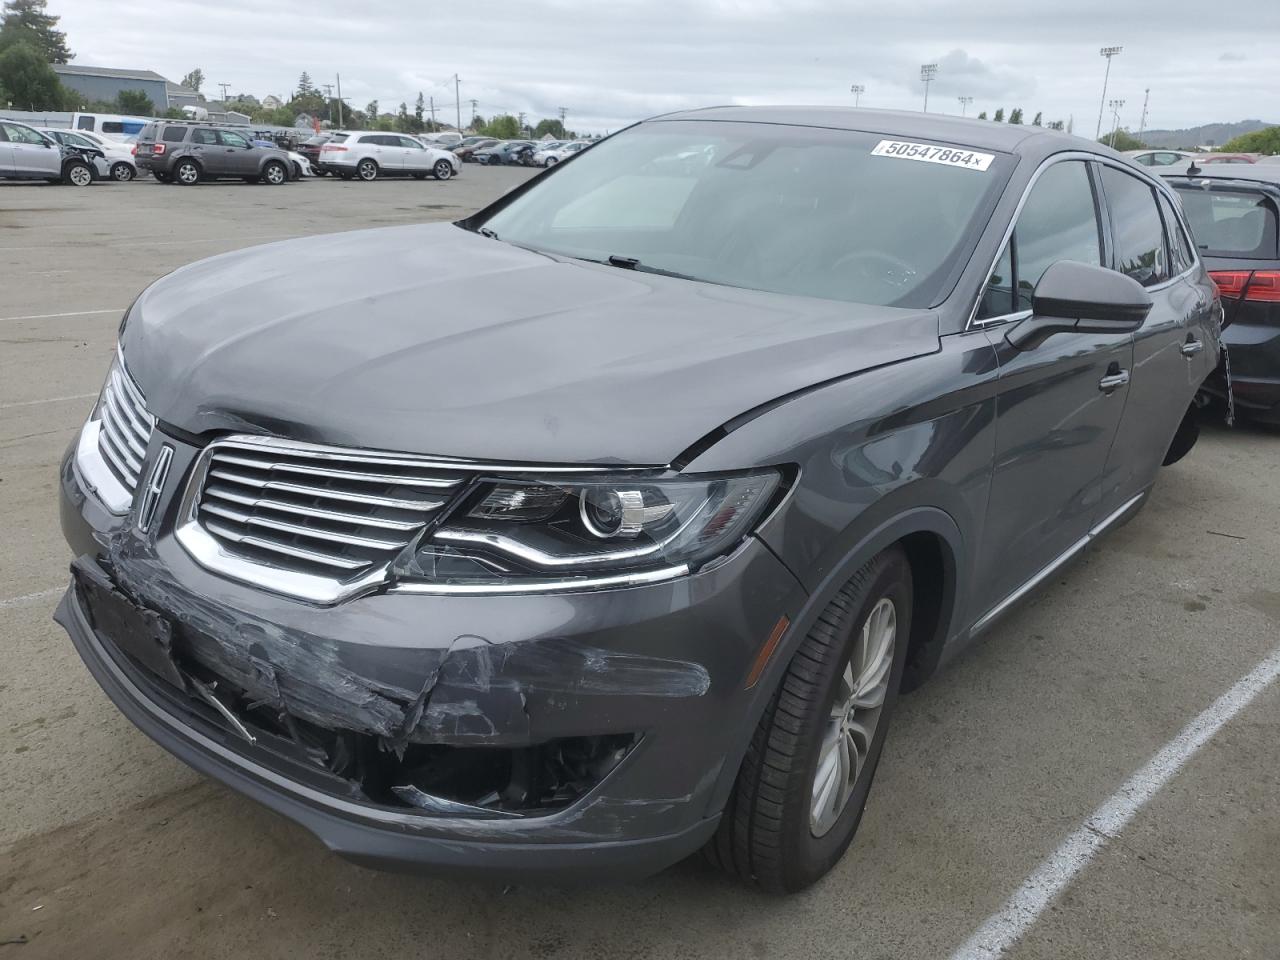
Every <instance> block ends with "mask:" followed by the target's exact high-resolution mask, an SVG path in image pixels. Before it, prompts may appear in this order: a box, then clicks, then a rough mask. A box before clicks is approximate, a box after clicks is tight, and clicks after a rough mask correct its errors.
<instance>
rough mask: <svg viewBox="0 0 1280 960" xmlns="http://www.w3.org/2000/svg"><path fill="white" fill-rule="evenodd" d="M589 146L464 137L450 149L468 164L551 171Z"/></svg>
mask: <svg viewBox="0 0 1280 960" xmlns="http://www.w3.org/2000/svg"><path fill="white" fill-rule="evenodd" d="M589 146H591V141H590V140H495V139H494V138H492V137H467V138H465V139H464V140H462V141H461V142H459V143H458V145H457V146H455V147H453V148H452V149H453V153H454V154H455V155H456V156H457V157H459V158H460V159H462V160H463V161H464V162H469V163H479V164H483V165H495V166H496V165H500V164H516V165H522V166H526V167H551V166H555V164H557V163H559V162H560V161H561V160H565V159H567V158H568V157H571V156H573V155H574V154H575V153H577V152H578V151H580V150H582V149H584V148H586V147H589Z"/></svg>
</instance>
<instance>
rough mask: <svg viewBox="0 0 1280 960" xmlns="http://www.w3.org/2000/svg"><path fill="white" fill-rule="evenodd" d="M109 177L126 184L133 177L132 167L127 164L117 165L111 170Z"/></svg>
mask: <svg viewBox="0 0 1280 960" xmlns="http://www.w3.org/2000/svg"><path fill="white" fill-rule="evenodd" d="M111 177H112V179H114V180H118V181H120V182H121V183H127V182H129V181H130V180H132V179H133V177H134V173H133V167H131V166H129V164H127V163H117V164H116V165H115V166H114V167H112V168H111Z"/></svg>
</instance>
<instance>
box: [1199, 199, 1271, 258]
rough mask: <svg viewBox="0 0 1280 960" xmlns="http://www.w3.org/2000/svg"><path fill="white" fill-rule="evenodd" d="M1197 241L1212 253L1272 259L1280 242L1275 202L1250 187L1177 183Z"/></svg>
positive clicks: (1204, 250)
mask: <svg viewBox="0 0 1280 960" xmlns="http://www.w3.org/2000/svg"><path fill="white" fill-rule="evenodd" d="M1176 189H1177V191H1178V196H1179V197H1181V198H1182V209H1183V212H1185V213H1186V215H1187V222H1188V223H1190V224H1191V232H1192V234H1194V239H1195V244H1196V246H1197V247H1199V249H1200V252H1201V253H1203V254H1205V255H1206V256H1210V257H1238V258H1240V259H1243V260H1272V259H1275V258H1276V256H1277V248H1278V246H1280V240H1278V237H1277V234H1278V232H1280V231H1278V230H1277V221H1280V217H1278V216H1277V209H1276V202H1275V200H1274V199H1272V198H1271V197H1269V196H1268V195H1267V194H1265V193H1263V192H1262V191H1261V190H1250V189H1248V188H1247V187H1240V188H1237V187H1221V188H1212V187H1208V188H1206V187H1201V186H1199V185H1194V184H1188V185H1186V186H1183V185H1182V184H1178V185H1176Z"/></svg>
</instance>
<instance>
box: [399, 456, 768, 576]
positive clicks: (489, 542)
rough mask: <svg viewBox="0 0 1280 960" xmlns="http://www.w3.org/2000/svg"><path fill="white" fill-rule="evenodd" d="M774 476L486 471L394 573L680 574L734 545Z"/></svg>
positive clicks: (755, 513) (754, 518) (761, 507)
mask: <svg viewBox="0 0 1280 960" xmlns="http://www.w3.org/2000/svg"><path fill="white" fill-rule="evenodd" d="M781 480H782V477H781V475H780V474H779V473H778V471H776V470H766V471H760V472H757V473H750V474H738V475H734V476H715V477H674V478H659V479H629V478H626V477H625V476H624V477H619V476H618V475H613V476H609V477H592V478H587V479H582V480H577V479H575V480H572V481H570V480H561V479H556V480H523V479H521V480H514V479H513V480H505V479H504V480H486V481H484V482H483V483H481V484H479V486H478V488H477V489H476V490H474V491H473V492H472V493H471V494H470V495H468V496H467V498H466V499H465V500H464V501H462V502H461V503H460V504H458V506H457V507H456V508H455V509H454V510H453V511H452V512H451V514H450V515H449V516H448V517H447V518H445V519H444V520H443V521H442V522H441V523H440V525H439V526H438V527H436V528H434V529H433V530H431V531H429V532H428V534H427V535H426V536H425V537H424V539H423V541H422V543H421V544H420V545H419V547H418V549H417V551H416V552H415V554H414V556H413V557H412V559H411V560H410V561H409V562H407V563H403V564H402V565H401V566H400V568H399V569H397V570H396V573H397V575H398V577H399V578H400V579H402V580H416V581H419V582H422V581H429V582H434V583H439V584H475V585H477V586H483V585H484V584H486V583H487V584H491V585H492V584H501V583H506V584H519V583H521V582H525V583H531V582H535V581H562V582H566V583H569V584H572V583H573V582H574V581H575V580H579V579H587V578H595V577H602V576H603V577H609V576H612V575H615V574H621V573H630V572H637V573H638V572H642V571H645V570H655V571H656V570H666V571H669V572H672V574H673V575H674V574H675V573H684V572H688V571H690V570H693V569H695V568H696V567H698V566H700V565H702V564H705V563H706V562H708V561H709V560H712V559H715V558H716V557H719V556H723V555H724V554H726V553H728V552H729V551H731V550H732V549H733V548H734V547H736V546H737V545H738V544H739V543H740V542H741V541H742V540H743V538H744V537H746V535H747V534H748V533H750V531H751V528H752V527H753V525H754V524H755V523H756V521H757V520H759V518H760V516H761V514H762V513H763V512H764V510H765V509H766V508H767V507H768V506H769V505H770V504H771V503H772V502H773V499H774V494H775V493H776V492H777V490H778V488H779V485H780V483H781ZM673 568H674V570H673Z"/></svg>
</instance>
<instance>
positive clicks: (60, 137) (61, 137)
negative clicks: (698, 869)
mask: <svg viewBox="0 0 1280 960" xmlns="http://www.w3.org/2000/svg"><path fill="white" fill-rule="evenodd" d="M39 129H40V132H41V133H43V134H44V135H45V136H46V137H49V138H50V139H51V140H57V141H58V142H59V143H61V144H65V145H66V146H68V147H80V148H82V149H85V150H95V151H97V152H99V153H101V154H103V156H102V157H101V158H96V159H95V161H94V166H95V167H96V168H97V173H98V176H99V177H103V178H106V177H110V178H111V179H112V180H120V181H125V180H132V179H133V178H134V177H136V176H137V175H138V165H137V162H136V161H135V160H134V157H133V144H132V143H126V142H124V141H123V140H109V139H107V138H106V137H100V136H98V135H97V134H96V133H89V132H88V131H87V130H63V129H62V128H60V127H41V128H39Z"/></svg>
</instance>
